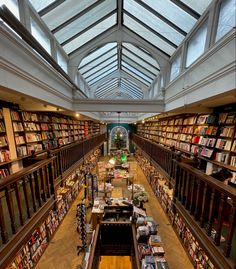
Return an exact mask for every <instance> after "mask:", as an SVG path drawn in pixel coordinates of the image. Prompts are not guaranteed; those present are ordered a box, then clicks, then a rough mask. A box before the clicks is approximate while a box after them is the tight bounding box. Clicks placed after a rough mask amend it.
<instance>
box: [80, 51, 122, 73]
mask: <svg viewBox="0 0 236 269" xmlns="http://www.w3.org/2000/svg"><path fill="white" fill-rule="evenodd" d="M115 60H116V64H117V55H115V56H113V57H111V58H109V59H107V60H106V61H105V62H103V63H102V64H100V65H98V66H96V67H94V68H92V69H91V70H90V71H88V72H86V73H83V74H82V75H83V76H84V77H88V76H90V75H92V74H93V73H96V72H97V71H98V70H100V69H102V68H103V67H105V66H107V65H108V64H110V63H112V62H114V61H115Z"/></svg>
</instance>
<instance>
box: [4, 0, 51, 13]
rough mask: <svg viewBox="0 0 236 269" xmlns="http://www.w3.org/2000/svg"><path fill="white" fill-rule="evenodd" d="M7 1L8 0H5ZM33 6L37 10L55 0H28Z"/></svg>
mask: <svg viewBox="0 0 236 269" xmlns="http://www.w3.org/2000/svg"><path fill="white" fill-rule="evenodd" d="M6 1H8V0H6ZM29 1H30V3H31V4H32V5H33V7H34V8H35V9H36V10H37V12H39V11H40V10H42V9H44V8H45V7H47V6H49V5H50V4H52V3H53V2H55V1H56V0H29Z"/></svg>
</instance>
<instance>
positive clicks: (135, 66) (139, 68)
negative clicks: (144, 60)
mask: <svg viewBox="0 0 236 269" xmlns="http://www.w3.org/2000/svg"><path fill="white" fill-rule="evenodd" d="M122 60H123V61H124V62H126V63H127V64H129V65H130V66H132V67H133V68H135V69H136V70H138V71H139V72H140V73H142V74H144V75H145V76H147V77H149V78H150V79H154V77H155V75H153V74H152V73H150V72H148V71H147V70H146V69H144V68H142V67H141V66H139V65H138V64H136V63H135V62H134V61H132V60H130V59H129V58H127V57H125V56H123V57H122Z"/></svg>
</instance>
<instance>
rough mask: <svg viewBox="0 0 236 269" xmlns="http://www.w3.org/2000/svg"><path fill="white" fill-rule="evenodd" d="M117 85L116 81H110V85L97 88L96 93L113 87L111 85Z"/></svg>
mask: <svg viewBox="0 0 236 269" xmlns="http://www.w3.org/2000/svg"><path fill="white" fill-rule="evenodd" d="M116 84H117V85H118V81H116V80H115V81H112V82H111V83H110V84H107V85H105V86H103V87H100V86H99V87H97V89H96V92H99V91H103V90H106V89H107V88H109V87H111V86H113V85H116Z"/></svg>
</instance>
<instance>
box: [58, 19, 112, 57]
mask: <svg viewBox="0 0 236 269" xmlns="http://www.w3.org/2000/svg"><path fill="white" fill-rule="evenodd" d="M115 24H116V14H113V15H112V16H110V17H108V18H107V19H105V20H104V21H102V22H100V23H98V24H97V25H96V26H94V27H93V28H91V29H89V30H88V31H87V32H85V33H84V34H82V35H80V36H78V37H77V38H75V39H73V40H72V41H71V42H69V43H68V44H66V45H64V46H63V48H64V50H65V51H66V53H68V54H69V53H71V52H72V51H74V50H76V49H77V48H79V47H81V46H82V45H84V44H85V43H87V42H89V41H90V40H92V39H93V38H95V37H96V36H98V35H99V34H101V33H103V32H105V31H106V30H107V29H109V28H110V27H112V26H113V25H115Z"/></svg>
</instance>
